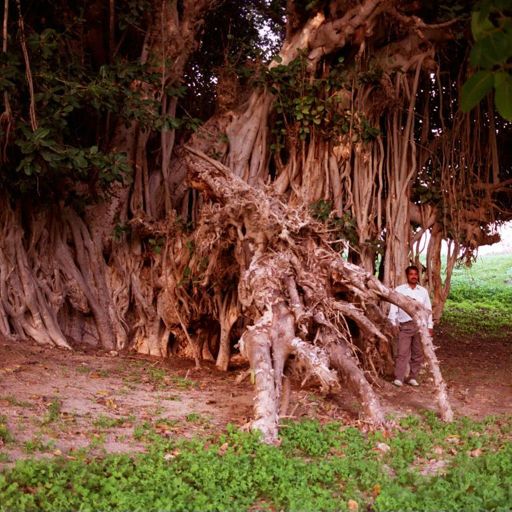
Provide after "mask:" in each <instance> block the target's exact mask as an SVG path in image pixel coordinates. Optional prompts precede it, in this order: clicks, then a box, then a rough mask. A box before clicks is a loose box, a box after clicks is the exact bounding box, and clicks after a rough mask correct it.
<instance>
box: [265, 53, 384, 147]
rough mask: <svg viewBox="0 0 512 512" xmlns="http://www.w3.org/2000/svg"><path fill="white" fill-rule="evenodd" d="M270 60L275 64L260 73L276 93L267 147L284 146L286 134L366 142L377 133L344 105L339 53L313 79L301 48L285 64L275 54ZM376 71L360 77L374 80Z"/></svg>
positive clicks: (359, 114)
mask: <svg viewBox="0 0 512 512" xmlns="http://www.w3.org/2000/svg"><path fill="white" fill-rule="evenodd" d="M274 60H275V61H276V62H278V65H276V66H273V67H271V68H270V69H268V70H267V71H266V75H265V77H264V83H265V84H266V85H267V86H268V87H269V88H270V90H271V92H272V93H273V94H274V95H275V96H276V102H275V106H274V108H275V113H276V120H275V122H274V127H273V129H272V133H273V135H274V142H273V144H272V145H271V149H273V150H274V151H276V152H278V151H280V150H281V149H282V148H284V147H285V143H286V137H290V136H291V137H292V138H293V137H298V139H299V140H306V139H308V138H309V137H310V135H311V134H312V133H313V132H315V133H316V134H319V135H320V136H321V137H323V138H325V139H327V140H333V141H337V138H338V137H339V136H341V135H350V137H351V140H352V142H358V141H363V142H369V141H371V140H373V139H375V138H376V137H377V136H378V135H379V133H380V131H379V129H378V128H377V127H374V126H371V124H370V123H369V121H368V120H367V119H366V118H365V117H364V116H363V115H362V114H361V113H354V112H353V111H352V110H351V109H350V108H348V106H347V105H344V99H343V94H342V93H340V92H339V91H340V89H342V90H343V85H344V84H345V83H346V82H347V80H348V79H347V76H346V73H345V70H344V58H343V57H340V58H339V60H338V62H337V63H336V65H334V66H332V67H331V68H330V71H329V73H328V75H327V76H326V77H324V78H315V79H311V76H310V72H309V70H308V62H307V56H306V54H305V53H304V52H301V53H299V56H298V57H297V58H296V59H294V60H293V61H291V62H290V63H289V64H288V65H283V64H281V63H280V57H279V56H277V57H275V58H274ZM380 73H382V71H380ZM378 74H379V70H373V71H372V72H368V73H366V74H362V75H361V80H363V81H364V80H367V81H371V80H375V79H376V76H378ZM291 142H292V143H293V142H295V141H293V140H292V141H291Z"/></svg>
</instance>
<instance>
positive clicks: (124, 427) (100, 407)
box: [0, 332, 512, 468]
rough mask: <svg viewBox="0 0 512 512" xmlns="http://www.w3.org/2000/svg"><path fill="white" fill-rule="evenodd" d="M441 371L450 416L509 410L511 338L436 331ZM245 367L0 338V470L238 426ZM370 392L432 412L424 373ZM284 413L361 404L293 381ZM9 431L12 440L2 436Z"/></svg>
mask: <svg viewBox="0 0 512 512" xmlns="http://www.w3.org/2000/svg"><path fill="white" fill-rule="evenodd" d="M436 342H437V344H438V345H439V351H438V356H439V359H440V361H441V370H442V372H443V375H444V377H445V379H446V381H447V384H448V387H449V394H450V399H451V402H452V406H453V408H454V410H455V413H456V414H457V415H461V416H469V417H471V418H474V419H480V418H483V417H485V416H487V415H496V414H512V342H507V341H496V340H492V339H489V340H483V339H479V338H466V339H460V338H458V339H455V338H453V337H451V336H450V334H449V332H437V335H436ZM246 369H247V366H246V365H245V364H244V363H243V362H240V363H239V364H237V363H236V361H235V364H234V365H233V366H232V368H231V369H230V371H229V372H228V373H222V372H219V371H217V370H216V369H215V367H214V366H212V365H210V364H205V365H204V366H203V368H201V369H199V370H197V369H195V368H194V365H193V362H192V361H188V360H184V359H171V360H168V361H162V360H158V359H155V358H150V357H142V356H137V355H128V354H126V355H119V356H111V355H109V354H104V353H103V354H102V353H97V352H95V353H87V352H73V353H69V352H65V351H60V350H56V349H45V348H41V347H38V346H35V345H30V344H26V343H23V344H22V343H19V344H13V343H7V342H5V341H0V416H3V418H2V420H3V423H4V424H6V426H7V431H8V433H9V434H8V435H4V436H3V437H4V438H5V439H3V440H2V437H1V436H0V468H1V467H2V466H3V467H5V466H6V465H9V464H12V463H13V462H14V461H15V460H17V459H19V458H25V457H33V456H42V457H47V456H52V455H53V454H58V455H60V454H64V455H66V456H68V457H69V458H73V456H74V455H73V454H74V453H75V452H76V451H77V450H80V449H82V450H87V451H88V452H90V453H93V454H95V453H97V454H102V453H112V452H119V451H134V450H142V449H143V443H142V442H141V434H142V433H143V432H144V429H145V428H148V427H149V426H152V428H154V429H155V430H156V431H158V432H159V433H161V434H164V435H166V436H169V437H193V436H195V435H197V434H205V435H206V434H216V433H218V432H220V431H222V430H223V429H224V428H225V426H226V425H227V424H228V423H232V424H234V425H236V426H239V427H243V426H244V425H246V424H247V423H248V421H249V420H250V418H251V415H252V404H253V390H252V384H251V382H250V380H249V379H246V380H244V381H243V382H241V383H238V382H237V377H238V376H239V375H240V374H241V372H243V371H244V370H246ZM379 385H380V389H379V390H378V393H379V395H380V397H381V399H382V402H383V405H384V407H385V409H386V412H387V413H388V414H390V415H395V416H402V415H406V414H417V413H420V412H421V411H424V410H425V409H430V410H433V411H435V410H436V401H435V395H434V390H433V387H432V384H431V381H430V379H429V375H428V374H427V373H425V374H424V375H423V379H422V386H421V387H420V388H411V387H409V386H404V387H403V388H400V389H399V388H395V387H394V386H393V385H392V384H390V383H389V382H387V381H384V380H382V381H381V382H380V383H379ZM289 412H290V415H291V416H292V417H294V418H301V417H316V418H319V419H320V420H335V419H336V420H340V421H343V422H346V423H353V424H357V423H359V421H360V420H359V405H358V403H357V400H356V399H355V398H354V397H352V396H351V395H350V394H349V393H347V392H345V391H343V390H342V391H341V392H339V393H336V394H331V395H329V396H327V397H326V396H322V395H321V394H320V393H319V391H318V390H317V389H316V388H315V387H313V386H308V385H306V386H305V387H303V388H300V386H299V385H298V384H297V385H293V386H292V391H291V399H290V407H289ZM9 437H10V438H11V439H10V440H9V439H8V438H9Z"/></svg>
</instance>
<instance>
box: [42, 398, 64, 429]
mask: <svg viewBox="0 0 512 512" xmlns="http://www.w3.org/2000/svg"><path fill="white" fill-rule="evenodd" d="M61 410H62V401H61V400H59V399H58V398H54V399H53V400H52V401H51V402H50V404H49V405H48V411H47V413H46V415H45V417H44V419H43V425H46V424H48V423H53V422H54V421H56V420H58V419H59V418H60V413H61Z"/></svg>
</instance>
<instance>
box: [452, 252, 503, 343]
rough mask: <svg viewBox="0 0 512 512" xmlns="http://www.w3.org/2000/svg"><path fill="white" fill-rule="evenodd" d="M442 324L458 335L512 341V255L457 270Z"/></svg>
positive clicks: (486, 260)
mask: <svg viewBox="0 0 512 512" xmlns="http://www.w3.org/2000/svg"><path fill="white" fill-rule="evenodd" d="M442 324H444V325H445V326H449V327H450V328H451V330H452V331H453V332H454V334H455V335H475V334H478V335H482V336H486V337H493V338H498V339H508V338H510V333H511V332H512V255H506V254H505V255H494V256H485V257H483V258H479V259H478V260H477V261H476V262H475V263H474V264H473V265H472V266H471V267H469V268H468V267H465V266H460V267H457V268H455V269H454V272H453V277H452V286H451V290H450V295H449V297H448V300H447V301H446V306H445V310H444V312H443V318H442Z"/></svg>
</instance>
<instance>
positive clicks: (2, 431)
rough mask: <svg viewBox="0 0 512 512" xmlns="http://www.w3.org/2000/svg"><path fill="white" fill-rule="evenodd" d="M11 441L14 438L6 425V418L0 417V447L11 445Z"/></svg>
mask: <svg viewBox="0 0 512 512" xmlns="http://www.w3.org/2000/svg"><path fill="white" fill-rule="evenodd" d="M13 441H14V436H13V435H12V434H11V431H10V430H9V427H8V425H7V418H6V417H5V416H0V445H2V444H7V443H12V442H13Z"/></svg>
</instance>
